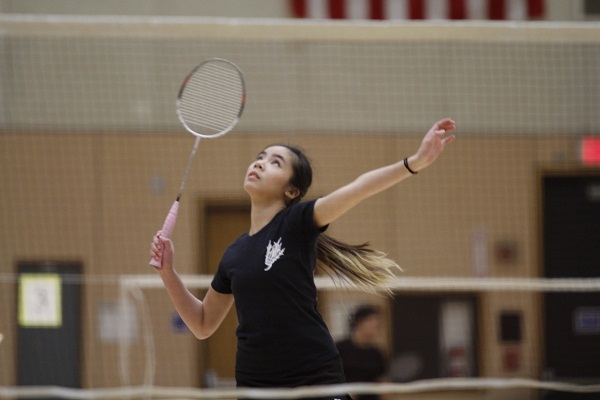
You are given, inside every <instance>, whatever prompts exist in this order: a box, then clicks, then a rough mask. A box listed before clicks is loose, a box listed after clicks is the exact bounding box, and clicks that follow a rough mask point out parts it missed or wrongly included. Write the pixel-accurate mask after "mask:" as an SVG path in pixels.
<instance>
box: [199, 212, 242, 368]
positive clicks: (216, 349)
mask: <svg viewBox="0 0 600 400" xmlns="http://www.w3.org/2000/svg"><path fill="white" fill-rule="evenodd" d="M205 221H206V231H205V235H204V238H205V241H206V247H205V248H206V251H207V258H206V260H207V271H206V272H205V273H207V274H210V275H214V273H215V272H216V271H217V268H218V266H219V262H220V260H221V256H222V255H223V252H224V251H225V249H226V248H227V246H228V245H229V244H230V243H231V242H233V241H234V240H235V239H236V238H237V237H238V236H240V235H241V234H243V233H244V232H247V231H248V228H249V226H250V207H249V206H222V205H219V206H207V207H206V208H205ZM237 326H238V321H237V314H236V312H235V306H233V308H232V310H231V311H230V312H229V314H228V315H227V317H226V318H225V320H224V321H223V323H222V324H221V326H220V327H219V329H218V330H217V331H216V332H215V333H214V334H213V335H212V336H211V337H210V338H208V339H207V346H205V348H206V349H207V350H206V352H207V355H206V365H207V368H208V369H211V370H212V372H214V373H215V374H216V377H217V378H218V379H222V378H228V379H233V378H234V377H235V355H236V351H237V338H236V336H235V330H236V328H237Z"/></svg>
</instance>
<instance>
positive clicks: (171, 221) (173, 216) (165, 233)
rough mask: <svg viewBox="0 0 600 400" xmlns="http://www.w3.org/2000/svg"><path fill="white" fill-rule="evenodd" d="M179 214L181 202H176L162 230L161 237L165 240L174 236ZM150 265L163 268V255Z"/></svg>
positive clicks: (151, 261) (152, 260)
mask: <svg viewBox="0 0 600 400" xmlns="http://www.w3.org/2000/svg"><path fill="white" fill-rule="evenodd" d="M178 212H179V200H175V201H174V202H173V205H172V206H171V209H170V210H169V213H168V214H167V218H165V223H164V224H163V227H162V229H161V237H163V238H165V239H170V238H171V235H172V234H173V229H174V228H175V222H177V213H178ZM150 265H151V266H153V267H155V268H160V267H162V254H161V257H160V260H155V259H151V260H150Z"/></svg>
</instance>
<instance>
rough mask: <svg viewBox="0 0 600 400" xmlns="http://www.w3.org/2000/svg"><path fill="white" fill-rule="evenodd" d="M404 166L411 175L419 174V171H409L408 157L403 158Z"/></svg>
mask: <svg viewBox="0 0 600 400" xmlns="http://www.w3.org/2000/svg"><path fill="white" fill-rule="evenodd" d="M404 166H405V167H406V169H407V170H408V172H410V173H411V174H413V175H416V174H418V173H419V171H413V170H412V169H410V167H409V166H408V157H404Z"/></svg>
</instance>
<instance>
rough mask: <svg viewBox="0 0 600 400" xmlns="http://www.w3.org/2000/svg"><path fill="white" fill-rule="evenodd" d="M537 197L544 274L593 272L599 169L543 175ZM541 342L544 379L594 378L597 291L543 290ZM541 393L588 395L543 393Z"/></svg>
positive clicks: (597, 370) (597, 267)
mask: <svg viewBox="0 0 600 400" xmlns="http://www.w3.org/2000/svg"><path fill="white" fill-rule="evenodd" d="M542 202H543V205H542V224H543V228H542V234H543V243H542V246H543V253H542V254H543V273H544V276H545V277H546V278H591V277H599V276H600V171H597V172H596V173H585V174H547V175H545V176H543V178H542ZM544 343H545V349H544V356H545V357H544V375H545V376H546V378H547V379H550V380H560V381H569V382H581V383H589V382H596V383H598V382H600V363H598V359H600V294H599V293H598V292H580V293H575V292H568V293H567V292H564V293H562V292H559V293H546V294H545V296H544ZM595 395H596V396H597V395H598V394H597V393H596V394H595ZM561 396H566V397H561ZM545 398H548V399H550V398H552V399H558V398H561V399H562V398H569V399H583V398H586V399H587V398H590V397H585V395H577V394H574V393H569V394H561V393H549V394H548V395H547V396H546V397H545Z"/></svg>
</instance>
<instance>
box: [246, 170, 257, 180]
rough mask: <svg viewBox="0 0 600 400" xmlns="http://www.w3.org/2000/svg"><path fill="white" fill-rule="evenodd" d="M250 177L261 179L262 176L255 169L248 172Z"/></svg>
mask: <svg viewBox="0 0 600 400" xmlns="http://www.w3.org/2000/svg"><path fill="white" fill-rule="evenodd" d="M248 178H256V179H260V176H258V173H257V172H255V171H252V172H250V173H249V174H248Z"/></svg>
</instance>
